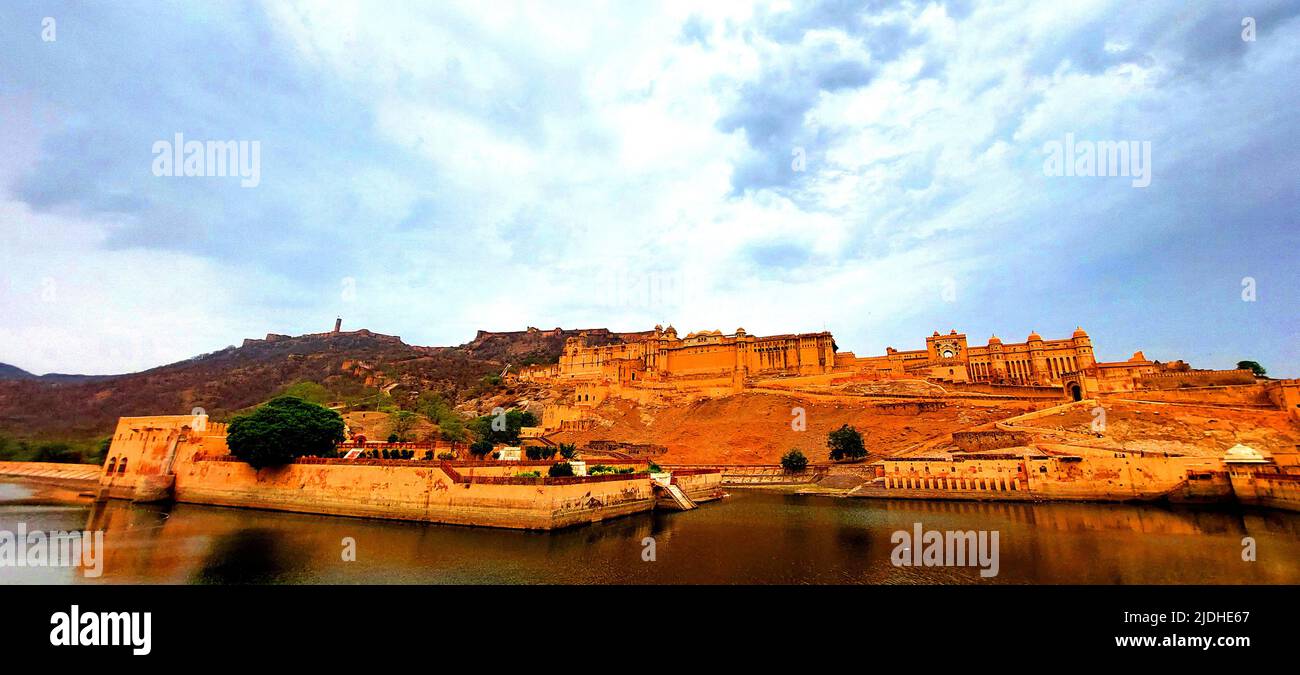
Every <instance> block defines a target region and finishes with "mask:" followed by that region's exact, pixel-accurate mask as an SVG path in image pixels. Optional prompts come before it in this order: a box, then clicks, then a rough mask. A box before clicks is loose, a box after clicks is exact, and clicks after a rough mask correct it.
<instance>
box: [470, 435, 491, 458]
mask: <svg viewBox="0 0 1300 675" xmlns="http://www.w3.org/2000/svg"><path fill="white" fill-rule="evenodd" d="M492 447H493V443H492V441H490V440H488V439H479V440H477V441H474V444H473V445H471V446H469V454H471V455H474V456H475V457H478V458H480V459H482V458H483V457H484V456H485V455H487V454H488V453H489V452H492Z"/></svg>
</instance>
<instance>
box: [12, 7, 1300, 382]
mask: <svg viewBox="0 0 1300 675" xmlns="http://www.w3.org/2000/svg"><path fill="white" fill-rule="evenodd" d="M1189 5H1190V6H1189ZM490 7H491V11H487V10H486V9H484V6H483V5H481V4H480V3H464V4H458V3H442V2H439V3H412V4H410V5H406V4H403V3H391V2H383V3H380V2H357V3H352V2H341V1H332V2H328V3H324V2H321V3H314V2H309V3H297V2H274V3H265V4H263V3H241V2H222V3H197V2H194V3H154V2H150V3H131V2H119V3H111V4H110V3H58V2H21V1H19V2H9V3H4V4H3V5H2V6H0V66H2V67H0V122H2V124H0V143H3V145H4V148H5V150H4V152H0V317H3V320H0V362H6V363H12V364H15V365H18V366H20V367H23V368H26V369H28V370H31V371H33V372H85V373H113V372H124V371H131V370H139V369H143V368H148V367H152V366H155V365H159V364H162V363H168V362H172V361H176V360H179V359H183V358H187V357H189V356H193V355H195V354H199V353H204V352H209V351H214V350H217V349H221V348H223V347H225V346H227V345H229V344H238V343H239V342H240V341H241V340H242V339H243V338H245V337H260V336H262V335H263V334H265V333H267V332H277V333H290V334H299V333H305V332H318V331H323V330H327V329H328V328H329V327H330V326H331V325H332V322H333V320H334V317H335V316H336V315H342V316H343V317H344V324H345V327H348V328H357V327H366V328H370V329H371V330H375V331H378V332H384V333H391V334H398V335H401V336H402V337H403V338H404V339H405V340H406V341H407V342H410V343H414V344H429V345H446V344H459V343H462V342H466V341H468V340H469V339H471V338H472V337H473V335H474V331H475V330H476V329H479V328H483V329H489V330H514V329H522V328H523V327H525V326H538V327H542V328H550V327H554V326H564V327H592V326H607V327H610V328H613V329H618V330H643V329H645V328H648V327H650V326H653V325H654V324H656V323H665V324H667V323H672V324H674V325H675V326H676V327H677V328H678V329H679V330H681V331H682V332H686V331H692V330H702V329H722V330H724V331H727V332H730V331H731V330H734V329H735V328H736V327H738V326H743V327H744V328H745V329H746V330H748V331H749V332H750V333H757V334H770V333H786V332H802V331H815V330H822V329H823V328H825V329H828V330H831V331H832V332H834V333H835V335H836V338H837V342H838V344H839V346H840V348H841V349H844V350H852V351H855V352H857V353H859V354H876V353H881V352H883V350H884V348H885V347H886V346H894V347H897V348H900V349H911V348H920V347H922V346H923V344H924V342H923V340H924V337H925V336H926V335H929V334H930V333H931V332H932V331H934V330H939V331H943V332H947V331H948V330H949V329H951V328H956V329H958V330H959V331H964V332H966V333H968V334H969V335H970V338H971V340H972V341H973V342H976V343H983V342H984V341H985V340H987V339H988V337H989V335H991V334H994V333H996V334H997V335H998V336H999V337H1002V338H1003V339H1005V340H1008V341H1010V340H1016V341H1020V340H1023V339H1024V337H1025V336H1026V335H1027V334H1028V333H1029V332H1030V331H1031V330H1036V331H1038V332H1039V333H1042V334H1043V335H1044V336H1045V337H1049V338H1050V337H1064V336H1068V334H1069V333H1070V331H1072V330H1073V329H1074V327H1075V326H1076V325H1082V326H1084V327H1085V328H1086V329H1087V330H1088V331H1089V332H1090V334H1091V335H1092V337H1093V339H1094V342H1095V343H1096V345H1097V348H1098V352H1099V356H1100V357H1101V358H1103V359H1108V360H1111V359H1116V360H1117V359H1124V358H1127V357H1128V356H1129V355H1131V353H1132V352H1133V351H1135V350H1138V349H1142V350H1144V351H1145V353H1146V355H1147V356H1148V357H1150V358H1156V359H1162V360H1170V359H1176V358H1183V359H1187V360H1189V361H1190V362H1192V364H1193V365H1194V366H1197V367H1207V368H1223V367H1231V366H1232V365H1233V364H1234V363H1235V362H1236V361H1237V360H1239V359H1247V358H1249V359H1255V360H1258V361H1260V362H1262V363H1263V364H1264V365H1265V366H1266V367H1268V368H1269V370H1270V373H1272V374H1274V375H1286V376H1292V377H1294V376H1297V375H1300V319H1298V318H1297V316H1298V313H1297V308H1300V290H1298V284H1297V281H1300V279H1298V278H1297V277H1298V276H1300V275H1298V274H1297V257H1298V255H1297V250H1300V227H1298V226H1297V218H1298V216H1297V212H1298V209H1297V205H1298V204H1300V180H1297V176H1298V175H1300V116H1297V115H1296V114H1295V111H1296V109H1297V102H1298V100H1300V86H1297V85H1300V75H1298V74H1300V17H1297V14H1300V5H1298V4H1296V3H1294V2H1291V3H1287V2H1249V3H1232V2H1226V3H1212V4H1211V3H1179V2H1169V3H1160V2H1143V3H1131V2H1086V1H1085V2H1071V3H1050V2H1034V3H1025V4H1021V3H1016V2H996V3H988V4H985V3H977V2H948V3H938V2H934V3H912V2H906V3H886V2H866V3H850V2H809V3H774V4H770V5H769V4H755V5H750V4H740V3H735V4H733V3H675V2H674V3H666V4H656V3H632V2H626V3H624V2H609V3H599V4H594V5H588V4H583V3H572V2H524V3H518V4H514V3H506V2H493V3H491V5H490ZM45 17H50V18H53V19H54V28H55V32H54V36H53V37H54V39H53V41H46V40H44V39H42V37H43V36H42V21H43V19H44V18H45ZM1245 17H1251V18H1253V19H1254V22H1255V30H1256V34H1255V39H1254V40H1253V41H1247V40H1244V39H1243V35H1242V33H1243V27H1242V21H1243V18H1245ZM47 37H48V36H47ZM176 133H183V134H184V136H185V138H186V139H195V140H201V141H206V140H218V141H225V140H246V141H250V142H251V141H256V142H258V143H259V147H260V183H259V184H258V185H257V187H254V188H245V187H241V186H240V181H239V179H238V178H234V177H169V176H161V177H160V176H156V175H154V173H153V171H152V165H153V160H154V156H153V153H152V147H153V145H154V143H155V142H157V141H160V140H171V139H172V138H173V136H174V135H175V134H176ZM1066 134H1072V135H1073V137H1075V138H1077V139H1080V140H1098V141H1130V140H1131V141H1139V142H1149V143H1150V148H1151V155H1150V159H1151V167H1152V169H1151V184H1150V185H1149V186H1148V187H1146V188H1135V187H1133V186H1132V185H1131V181H1130V179H1129V178H1127V177H1085V176H1048V175H1044V169H1043V167H1044V158H1045V148H1046V147H1047V145H1046V144H1048V143H1050V142H1053V141H1062V140H1063V139H1064V138H1065V136H1066ZM799 160H801V161H802V165H801V166H796V164H797V163H798V161H799ZM796 169H798V170H796ZM1247 277H1249V278H1250V279H1253V280H1254V281H1253V283H1254V288H1255V292H1256V295H1255V300H1254V301H1253V302H1247V301H1244V300H1243V298H1242V291H1243V286H1242V284H1243V279H1245V278H1247Z"/></svg>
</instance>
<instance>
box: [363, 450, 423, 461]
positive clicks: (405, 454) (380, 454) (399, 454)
mask: <svg viewBox="0 0 1300 675" xmlns="http://www.w3.org/2000/svg"><path fill="white" fill-rule="evenodd" d="M361 456H362V457H365V458H366V459H415V451H414V450H410V449H404V448H393V449H392V450H389V449H388V448H381V449H379V450H367V451H365V452H363V453H361ZM424 458H425V459H432V458H433V451H428V452H425V453H424Z"/></svg>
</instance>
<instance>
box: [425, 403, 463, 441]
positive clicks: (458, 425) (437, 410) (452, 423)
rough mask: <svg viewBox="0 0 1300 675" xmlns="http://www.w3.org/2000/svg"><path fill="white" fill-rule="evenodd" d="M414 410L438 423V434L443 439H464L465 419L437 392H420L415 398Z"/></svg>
mask: <svg viewBox="0 0 1300 675" xmlns="http://www.w3.org/2000/svg"><path fill="white" fill-rule="evenodd" d="M415 410H416V412H418V413H420V414H421V415H424V416H425V417H426V418H428V420H429V421H430V422H433V423H434V424H436V425H438V434H439V435H440V436H442V439H443V440H444V441H463V440H465V420H464V419H463V418H462V417H461V416H460V415H459V414H458V413H457V412H456V411H455V410H454V409H452V407H451V404H450V403H448V402H447V399H445V398H443V397H442V395H441V394H439V393H438V392H436V391H425V392H421V393H420V395H419V397H417V398H416V400H415Z"/></svg>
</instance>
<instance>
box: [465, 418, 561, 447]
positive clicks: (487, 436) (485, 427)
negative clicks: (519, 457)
mask: <svg viewBox="0 0 1300 675" xmlns="http://www.w3.org/2000/svg"><path fill="white" fill-rule="evenodd" d="M539 424H541V421H540V420H538V419H537V416H536V415H534V414H532V413H530V412H527V411H525V410H510V411H503V412H500V413H498V414H495V415H484V416H482V417H478V418H475V419H474V420H471V421H470V423H469V424H468V425H467V427H468V429H469V430H470V431H471V432H473V434H474V437H475V439H476V440H475V441H474V443H472V444H471V445H470V447H469V452H470V454H472V455H474V456H475V457H483V456H484V455H487V454H488V453H489V452H492V448H493V446H496V445H519V430H520V429H522V428H524V427H535V426H537V425H539ZM551 456H554V453H552V455H551ZM529 457H532V455H529Z"/></svg>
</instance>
